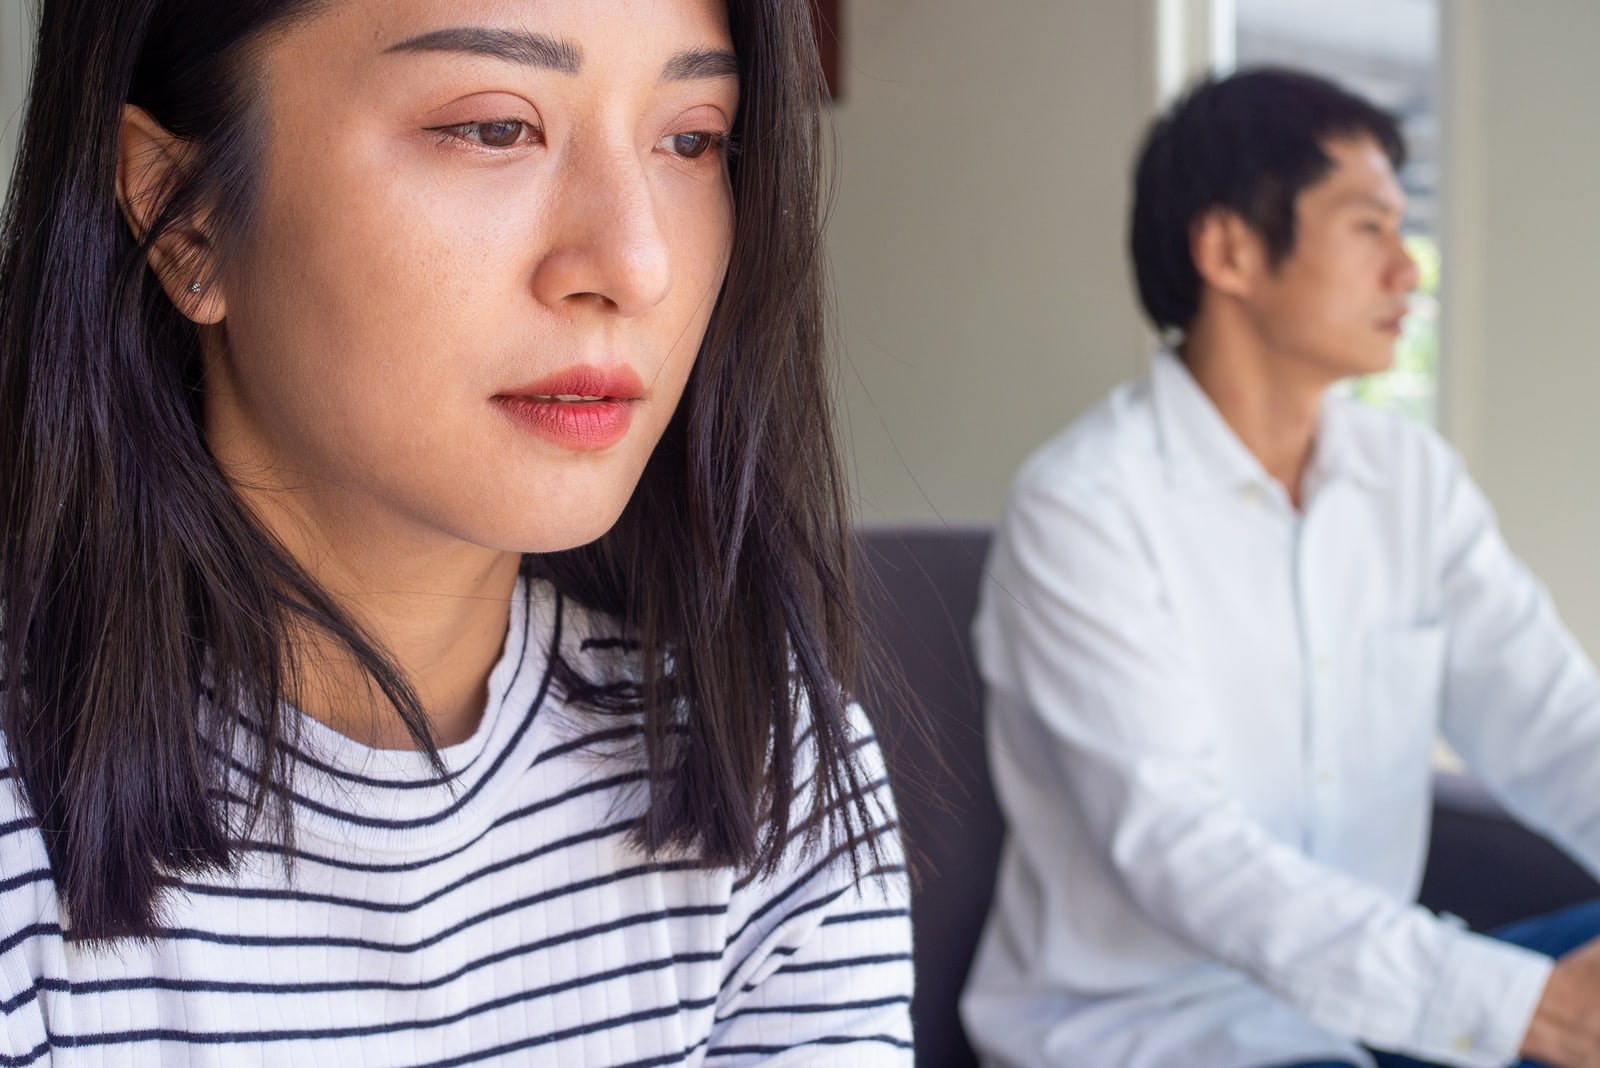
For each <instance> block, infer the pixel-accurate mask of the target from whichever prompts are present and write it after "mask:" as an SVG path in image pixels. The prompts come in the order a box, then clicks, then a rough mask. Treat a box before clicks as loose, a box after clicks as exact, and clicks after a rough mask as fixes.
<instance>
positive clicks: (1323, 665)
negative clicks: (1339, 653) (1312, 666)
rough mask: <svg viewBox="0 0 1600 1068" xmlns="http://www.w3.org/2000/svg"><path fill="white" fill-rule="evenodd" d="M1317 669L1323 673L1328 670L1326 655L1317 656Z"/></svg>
mask: <svg viewBox="0 0 1600 1068" xmlns="http://www.w3.org/2000/svg"><path fill="white" fill-rule="evenodd" d="M1317 670H1318V671H1321V672H1324V673H1326V672H1327V670H1328V658H1327V657H1326V656H1319V657H1317Z"/></svg>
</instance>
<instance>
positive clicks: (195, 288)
mask: <svg viewBox="0 0 1600 1068" xmlns="http://www.w3.org/2000/svg"><path fill="white" fill-rule="evenodd" d="M205 288H206V287H205V286H203V285H201V284H200V280H199V279H198V278H197V279H195V280H194V281H193V282H190V283H189V292H191V293H193V294H194V295H195V296H197V297H198V296H199V295H200V294H201V293H203V292H204V291H205Z"/></svg>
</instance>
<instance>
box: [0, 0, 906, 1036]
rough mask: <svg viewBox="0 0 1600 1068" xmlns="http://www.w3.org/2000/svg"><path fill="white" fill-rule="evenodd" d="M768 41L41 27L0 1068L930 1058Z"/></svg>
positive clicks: (567, 11) (811, 135)
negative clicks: (862, 656) (919, 1037)
mask: <svg viewBox="0 0 1600 1068" xmlns="http://www.w3.org/2000/svg"><path fill="white" fill-rule="evenodd" d="M807 18H808V16H807V9H806V6H805V5H804V4H803V3H801V2H799V0H731V2H729V3H728V4H727V5H726V7H724V5H723V3H722V2H721V0H660V2H656V3H651V4H635V3H630V2H628V0H540V2H539V3H533V2H531V0H514V2H511V0H229V2H228V3H226V4H218V3H216V2H215V0H45V3H44V5H43V12H42V26H41V31H40V51H39V54H38V61H37V65H36V70H37V73H36V76H35V82H34V85H33V90H32V102H31V104H30V108H29V113H28V118H27V124H26V127H25V130H24V137H23V148H22V155H21V158H20V162H19V165H18V172H17V175H16V177H15V180H14V183H13V187H12V191H11V200H10V204H9V210H8V214H7V217H6V219H7V223H6V231H5V244H4V260H3V264H0V301H3V311H0V315H3V318H0V442H3V445H0V464H3V469H0V485H3V486H4V490H3V502H4V503H3V511H0V514H3V517H4V518H3V522H4V531H3V534H4V542H3V546H4V548H3V560H0V604H3V606H4V608H3V612H4V621H5V642H4V650H3V664H0V668H3V677H4V678H5V679H7V680H8V685H7V687H6V688H5V690H4V693H3V696H0V728H3V732H4V741H5V752H6V756H7V759H6V761H5V763H6V765H7V771H6V772H5V777H4V779H3V780H0V1013H3V1014H4V1016H3V1020H4V1026H3V1028H0V1054H3V1057H0V1063H4V1064H44V1063H51V1062H52V1061H53V1060H57V1061H59V1062H62V1063H73V1064H79V1063H90V1064H100V1063H106V1064H127V1063H163V1064H165V1063H206V1064H227V1065H236V1064H257V1063H279V1062H290V1061H293V1062H294V1063H310V1062H312V1061H315V1062H316V1063H339V1064H437V1065H444V1064H467V1063H480V1062H492V1061H496V1060H504V1061H508V1062H516V1063H528V1062H535V1063H552V1064H561V1065H563V1066H567V1065H602V1064H603V1065H622V1064H632V1065H645V1064H669V1063H678V1062H680V1061H688V1062H692V1063H694V1062H708V1063H716V1064H726V1063H744V1062H750V1061H759V1060H762V1059H764V1058H766V1057H767V1056H769V1055H772V1056H779V1057H781V1056H782V1055H784V1054H785V1053H788V1054H789V1055H790V1057H800V1058H804V1057H805V1056H807V1055H808V1054H809V1055H816V1056H821V1057H826V1058H827V1059H828V1060H830V1061H831V1062H834V1063H838V1062H841V1061H845V1062H850V1061H858V1062H861V1063H871V1064H881V1063H892V1062H894V1061H895V1060H896V1059H901V1060H904V1059H907V1058H908V1057H909V1053H908V1050H909V1024H908V1022H907V997H908V991H909V986H910V963H909V956H908V942H909V935H908V927H907V925H908V920H907V913H906V909H905V886H904V880H903V875H902V872H901V869H900V867H899V860H898V857H899V851H898V843H897V841H896V839H895V832H894V825H893V823H892V817H891V815H890V807H889V802H888V798H887V794H886V789H887V788H886V787H885V786H884V785H883V782H882V772H881V763H880V761H879V759H878V757H877V751H876V748H875V746H874V745H873V743H872V742H871V739H870V736H869V735H867V734H866V733H865V724H864V722H862V721H861V720H860V719H859V717H853V716H852V715H851V714H850V711H849V708H848V702H847V699H846V697H845V695H844V693H843V692H842V691H841V688H840V686H839V680H844V681H848V680H851V679H852V678H853V673H854V667H855V665H854V659H853V651H852V638H851V622H852V610H851V601H850V594H849V577H848V568H847V567H846V560H845V555H844V548H843V546H844V535H845V532H846V529H847V527H846V521H845V517H844V509H843V506H842V503H841V490H840V481H839V476H838V468H837V462H836V457H835V455H834V452H833V446H832V444H831V438H830V436H829V423H828V415H827V387H826V379H825V373H824V368H823V364H822V351H821V350H822V329H821V324H820V317H821V316H820V307H821V296H820V283H819V277H820V263H819V260H818V235H817V232H816V210H817V173H816V168H817V112H818V100H819V99H820V91H819V89H818V79H817V77H816V75H815V73H814V65H815V58H814V52H813V46H812V43H811V39H810V31H809V23H808V21H807Z"/></svg>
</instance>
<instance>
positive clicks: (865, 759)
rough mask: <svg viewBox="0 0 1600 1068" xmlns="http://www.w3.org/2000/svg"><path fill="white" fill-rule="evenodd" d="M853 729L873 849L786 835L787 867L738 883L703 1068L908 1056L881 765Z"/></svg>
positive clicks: (872, 1061) (906, 991)
mask: <svg viewBox="0 0 1600 1068" xmlns="http://www.w3.org/2000/svg"><path fill="white" fill-rule="evenodd" d="M856 724H857V727H858V731H859V732H860V737H861V741H860V743H859V748H858V750H857V752H858V754H859V755H860V757H861V767H862V770H863V772H864V780H865V782H866V783H867V784H868V788H869V790H870V791H871V792H870V794H869V795H868V806H867V807H868V809H869V811H870V812H871V814H872V817H873V826H874V830H875V834H876V842H877V853H876V856H875V857H874V856H873V855H872V854H871V852H870V851H867V850H858V851H856V852H855V853H854V859H855V861H856V862H858V863H853V862H852V851H851V850H850V849H849V848H848V847H840V848H827V847H826V846H824V847H822V848H819V849H817V850H806V849H805V848H804V844H805V843H804V841H803V836H796V838H795V840H794V844H793V845H792V846H791V850H790V852H791V855H792V856H791V860H790V862H788V863H786V864H785V865H784V866H783V867H782V868H780V870H779V871H778V872H776V873H775V874H773V875H771V876H763V877H758V878H756V879H753V880H750V881H748V882H747V883H746V884H745V885H744V886H743V887H742V888H741V889H740V890H739V892H738V893H737V895H736V904H735V915H734V917H733V923H734V929H733V931H732V933H731V935H730V940H729V946H728V951H727V953H726V954H725V955H724V962H725V964H724V967H725V968H726V973H725V977H724V980H723V984H722V994H721V997H720V998H719V1001H718V1005H717V1018H716V1023H715V1025H714V1026H713V1029H712V1033H711V1039H710V1042H709V1044H708V1047H707V1050H706V1063H707V1064H708V1065H718V1066H722V1065H752V1064H760V1065H793V1064H829V1065H861V1066H863V1068H866V1066H869V1065H870V1066H878V1065H906V1066H909V1065H910V1064H911V1063H912V1056H911V1049H912V1047H911V1013H910V1010H911V988H912V973H911V913H910V896H909V886H908V882H907V876H906V869H905V864H904V859H903V855H902V852H901V847H900V839H899V832H898V829H897V824H896V822H895V812H894V804H893V800H892V798H891V797H890V794H889V785H888V779H887V776H886V773H885V771H884V767H883V761H882V758H881V756H880V754H879V750H878V747H877V744H876V742H875V741H874V740H873V739H872V737H871V736H870V734H867V733H865V732H866V730H867V728H866V721H865V717H861V716H859V715H858V718H857V720H856ZM802 800H803V798H802ZM823 841H824V842H826V841H827V837H826V835H824V838H823ZM858 867H859V875H860V877H859V878H857V868H858Z"/></svg>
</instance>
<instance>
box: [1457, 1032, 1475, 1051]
mask: <svg viewBox="0 0 1600 1068" xmlns="http://www.w3.org/2000/svg"><path fill="white" fill-rule="evenodd" d="M1471 1048H1472V1039H1471V1038H1469V1037H1467V1036H1466V1035H1457V1036H1456V1049H1458V1050H1461V1051H1462V1052H1463V1053H1465V1052H1466V1051H1467V1050H1469V1049H1471Z"/></svg>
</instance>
